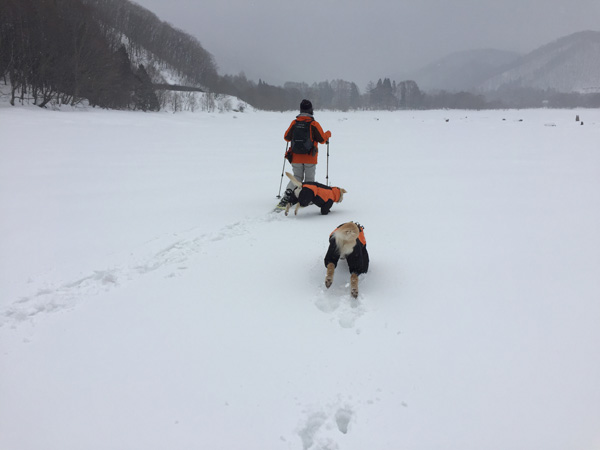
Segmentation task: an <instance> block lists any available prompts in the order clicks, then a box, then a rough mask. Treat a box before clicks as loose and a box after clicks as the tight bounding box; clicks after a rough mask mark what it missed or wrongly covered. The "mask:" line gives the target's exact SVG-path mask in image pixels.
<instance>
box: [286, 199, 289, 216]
mask: <svg viewBox="0 0 600 450" xmlns="http://www.w3.org/2000/svg"><path fill="white" fill-rule="evenodd" d="M289 212H290V203H289V202H288V204H287V205H285V215H286V216H287V215H288V213H289Z"/></svg>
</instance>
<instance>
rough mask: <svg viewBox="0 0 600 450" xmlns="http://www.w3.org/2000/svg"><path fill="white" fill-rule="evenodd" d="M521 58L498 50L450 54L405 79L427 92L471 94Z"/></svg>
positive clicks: (406, 75)
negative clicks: (440, 91) (474, 89)
mask: <svg viewBox="0 0 600 450" xmlns="http://www.w3.org/2000/svg"><path fill="white" fill-rule="evenodd" d="M520 57H521V55H520V54H519V53H516V52H509V51H503V50H496V49H477V50H466V51H461V52H456V53H451V54H450V55H447V56H445V57H443V58H442V59H440V60H437V61H435V62H433V63H431V64H428V65H427V66H425V67H423V68H421V69H419V70H416V71H414V72H409V73H408V74H404V75H403V77H407V78H408V79H411V80H414V81H416V83H417V84H418V85H419V87H420V88H421V89H423V90H425V91H431V90H446V91H450V92H458V91H469V90H472V89H473V87H474V86H478V85H479V84H481V83H483V82H484V81H486V80H487V79H489V78H490V77H492V76H494V75H496V74H497V73H498V71H499V70H501V69H503V68H506V67H509V65H510V64H512V63H514V62H515V61H517V60H518V59H519V58H520Z"/></svg>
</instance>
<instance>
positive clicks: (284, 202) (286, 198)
mask: <svg viewBox="0 0 600 450" xmlns="http://www.w3.org/2000/svg"><path fill="white" fill-rule="evenodd" d="M293 194H294V192H293V191H292V190H291V189H286V190H285V192H284V193H283V197H281V200H280V202H279V203H278V204H277V206H276V207H275V210H276V211H283V210H284V209H285V207H286V206H287V205H288V203H289V202H290V201H291V199H292V195H293Z"/></svg>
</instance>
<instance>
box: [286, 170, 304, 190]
mask: <svg viewBox="0 0 600 450" xmlns="http://www.w3.org/2000/svg"><path fill="white" fill-rule="evenodd" d="M285 174H286V175H287V177H288V178H289V179H290V180H292V183H294V184H295V185H296V186H297V187H299V188H302V183H300V182H299V181H298V179H297V178H296V177H295V176H294V175H292V174H291V173H289V172H286V173H285Z"/></svg>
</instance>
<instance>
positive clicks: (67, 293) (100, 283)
mask: <svg viewBox="0 0 600 450" xmlns="http://www.w3.org/2000/svg"><path fill="white" fill-rule="evenodd" d="M273 220H281V217H279V216H278V215H277V214H275V213H270V214H268V215H267V216H262V217H257V218H249V219H245V220H241V221H237V222H234V223H232V224H229V225H226V226H224V227H223V228H221V229H220V230H218V231H216V232H212V233H205V234H202V235H200V236H197V237H193V238H187V239H181V240H179V241H176V242H174V243H172V244H170V245H169V246H167V247H165V248H164V249H162V250H160V251H158V252H157V253H155V254H154V255H152V256H150V257H147V258H146V259H144V260H142V261H141V262H137V263H135V262H134V263H132V264H131V265H130V266H126V267H117V268H104V269H98V270H94V271H93V272H92V273H89V274H87V275H85V276H83V277H81V278H79V279H76V280H74V281H68V282H63V283H60V284H55V285H50V286H47V287H44V288H41V289H38V291H37V292H35V293H34V294H32V295H27V296H22V297H21V298H19V299H18V300H16V301H14V302H12V303H11V305H10V306H8V307H7V308H5V309H4V310H3V311H2V312H0V327H2V326H4V325H6V324H9V323H12V324H13V325H14V324H16V323H19V322H24V321H29V320H33V319H34V318H35V317H36V316H38V315H40V314H43V313H53V312H58V311H62V310H65V309H70V308H73V307H75V306H76V305H77V304H78V303H79V302H80V301H83V298H84V297H89V296H93V295H97V294H99V293H101V292H106V291H108V290H110V289H113V288H115V287H118V286H121V285H122V284H124V283H126V282H128V281H131V280H133V279H135V278H137V277H140V276H144V275H146V274H148V273H152V272H155V271H156V270H159V269H162V268H165V267H172V266H175V267H174V270H173V271H172V272H170V273H169V274H168V275H166V277H174V276H176V275H177V272H178V271H182V270H185V269H186V267H185V263H186V262H187V261H188V260H189V259H190V257H192V256H193V255H196V254H198V253H200V252H201V251H202V250H203V249H205V248H206V247H207V246H208V245H211V243H215V242H219V241H222V240H224V239H231V238H235V237H238V236H242V235H246V234H248V233H250V230H251V228H252V227H253V226H255V225H257V224H261V223H266V222H271V221H273Z"/></svg>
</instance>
